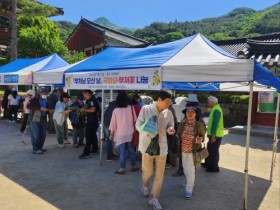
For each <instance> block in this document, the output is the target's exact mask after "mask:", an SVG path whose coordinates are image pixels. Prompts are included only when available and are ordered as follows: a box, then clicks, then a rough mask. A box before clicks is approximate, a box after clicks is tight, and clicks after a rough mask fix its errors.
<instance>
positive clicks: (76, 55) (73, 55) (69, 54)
mask: <svg viewBox="0 0 280 210" xmlns="http://www.w3.org/2000/svg"><path fill="white" fill-rule="evenodd" d="M62 57H63V58H64V60H66V61H67V62H68V63H70V64H71V63H76V62H78V61H81V60H83V59H85V58H86V56H85V55H84V53H82V52H78V51H66V52H65V53H64V55H63V56H62Z"/></svg>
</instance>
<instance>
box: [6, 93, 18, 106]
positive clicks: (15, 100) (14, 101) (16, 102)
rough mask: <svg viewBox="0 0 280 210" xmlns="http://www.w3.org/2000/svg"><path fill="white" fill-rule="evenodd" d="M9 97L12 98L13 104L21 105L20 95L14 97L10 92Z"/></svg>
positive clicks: (11, 102) (11, 103)
mask: <svg viewBox="0 0 280 210" xmlns="http://www.w3.org/2000/svg"><path fill="white" fill-rule="evenodd" d="M8 99H9V100H10V105H12V106H18V105H19V100H20V97H19V95H17V97H16V98H14V97H13V95H12V94H10V95H9V96H8Z"/></svg>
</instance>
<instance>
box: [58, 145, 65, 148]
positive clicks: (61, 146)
mask: <svg viewBox="0 0 280 210" xmlns="http://www.w3.org/2000/svg"><path fill="white" fill-rule="evenodd" d="M57 147H59V148H64V147H65V145H64V144H58V145H57Z"/></svg>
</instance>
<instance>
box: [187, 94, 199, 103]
mask: <svg viewBox="0 0 280 210" xmlns="http://www.w3.org/2000/svg"><path fill="white" fill-rule="evenodd" d="M186 102H197V103H198V100H197V95H196V94H193V93H190V94H189V95H188V99H187V100H186Z"/></svg>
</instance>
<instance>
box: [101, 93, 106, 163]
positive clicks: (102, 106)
mask: <svg viewBox="0 0 280 210" xmlns="http://www.w3.org/2000/svg"><path fill="white" fill-rule="evenodd" d="M104 92H105V91H104V89H102V93H101V98H102V103H101V126H100V165H101V166H102V153H103V140H104V107H105V106H104V102H105V97H104V95H105V94H104Z"/></svg>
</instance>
